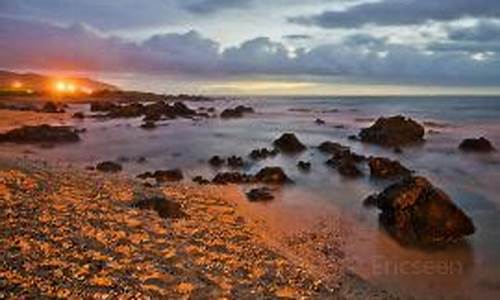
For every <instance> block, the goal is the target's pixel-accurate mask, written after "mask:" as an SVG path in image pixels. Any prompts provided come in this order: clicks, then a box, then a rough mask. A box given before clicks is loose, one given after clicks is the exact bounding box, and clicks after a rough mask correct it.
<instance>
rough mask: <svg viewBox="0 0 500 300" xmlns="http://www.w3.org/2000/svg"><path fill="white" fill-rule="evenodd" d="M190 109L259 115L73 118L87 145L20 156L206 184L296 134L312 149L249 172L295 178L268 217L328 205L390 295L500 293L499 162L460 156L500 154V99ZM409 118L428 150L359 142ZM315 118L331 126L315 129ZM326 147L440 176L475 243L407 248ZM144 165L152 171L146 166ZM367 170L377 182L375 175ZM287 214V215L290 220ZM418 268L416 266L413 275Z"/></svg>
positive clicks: (313, 100)
mask: <svg viewBox="0 0 500 300" xmlns="http://www.w3.org/2000/svg"><path fill="white" fill-rule="evenodd" d="M186 104H188V105H189V106H190V107H201V106H204V107H215V108H216V109H217V111H218V112H220V111H221V110H222V109H224V108H227V107H234V106H236V105H238V104H244V105H248V106H251V107H253V108H254V109H255V111H256V112H255V113H254V114H248V115H246V116H245V117H244V118H241V119H228V120H226V119H220V118H209V119H200V120H191V119H178V120H168V121H164V122H159V123H158V125H159V127H158V128H156V129H155V130H144V129H141V128H140V127H139V126H140V124H141V123H142V121H141V119H113V120H103V119H93V118H87V119H84V120H74V121H72V125H75V126H77V127H81V128H86V129H87V131H86V132H85V133H84V134H83V136H82V137H83V139H82V141H81V142H80V143H78V144H72V145H62V146H58V147H55V148H49V149H42V148H40V149H39V148H36V149H31V148H29V147H28V146H22V147H21V148H23V147H24V148H26V149H24V150H28V148H29V150H30V151H34V152H35V155H36V157H41V158H44V159H47V160H49V161H55V162H61V163H65V164H67V163H69V164H72V165H76V166H81V167H84V166H88V165H95V164H96V163H97V162H99V161H103V160H120V161H122V163H123V166H124V169H125V171H128V172H130V173H132V174H139V173H142V172H144V171H153V170H157V169H170V168H181V169H182V170H183V172H184V174H185V177H186V180H189V178H190V177H192V176H196V175H203V176H205V177H207V178H211V177H213V176H214V175H215V174H216V172H217V171H221V170H215V169H213V168H211V167H210V166H209V165H208V163H207V161H208V159H209V158H210V157H211V156H213V155H220V156H231V155H238V156H243V157H244V158H245V159H246V160H248V161H249V162H251V161H250V160H249V159H248V157H247V155H248V154H249V153H250V152H251V150H253V149H256V148H262V147H268V148H270V147H272V141H273V140H274V139H276V138H278V137H279V136H280V135H281V134H282V133H285V132H293V133H295V134H296V135H297V137H298V138H299V139H300V140H301V141H302V142H303V143H304V144H306V145H307V146H308V150H307V151H304V152H303V153H301V154H298V155H293V156H289V155H278V156H276V157H274V158H270V159H266V160H262V161H256V162H251V163H249V164H248V165H246V166H245V167H244V168H243V170H242V171H245V172H248V173H255V172H257V171H258V170H259V169H260V168H262V167H263V166H280V167H282V168H283V169H284V170H285V172H286V173H287V174H288V176H289V177H291V178H292V179H293V180H294V181H295V184H294V185H293V186H290V187H284V188H283V190H280V191H279V198H280V199H279V201H277V202H278V203H279V205H278V204H276V205H273V204H271V205H268V204H255V205H262V206H263V207H264V208H263V209H262V210H263V211H264V210H275V211H278V212H277V215H278V218H279V216H280V211H295V213H297V211H298V212H299V213H300V214H307V210H308V208H311V214H314V212H315V211H318V210H319V211H327V210H326V208H332V209H334V210H336V211H337V212H339V214H340V215H341V216H342V218H345V220H346V224H349V225H346V226H348V227H349V226H350V228H349V232H350V234H349V236H348V239H347V241H346V245H345V250H344V251H345V252H346V255H347V256H348V259H349V261H350V269H352V271H353V272H356V273H358V274H361V276H362V277H364V278H366V279H368V280H370V281H372V282H374V283H377V284H379V285H381V286H386V287H388V288H394V287H397V288H398V289H401V290H403V291H413V292H414V294H416V295H423V296H425V297H436V298H440V297H441V296H446V297H447V298H448V297H450V296H451V297H453V296H456V297H457V298H462V297H463V298H471V297H486V298H489V297H496V296H500V154H499V152H494V153H490V154H471V153H463V152H461V151H459V150H458V145H459V143H460V142H461V140H462V139H464V138H469V137H480V136H485V137H487V138H488V139H489V140H490V141H492V143H493V144H494V145H496V146H497V148H500V97H476V96H453V97H451V96H449V97H441V96H440V97H422V96H418V97H410V96H407V97H406V96H405V97H354V96H352V97H333V96H332V97H239V98H238V97H236V98H230V99H229V98H228V99H225V100H218V101H214V102H186ZM69 110H70V111H75V112H76V111H85V112H87V113H88V112H89V107H88V105H70V108H69ZM399 114H401V115H404V116H408V117H411V118H413V119H415V120H417V121H418V122H420V123H422V124H424V126H425V128H426V135H425V140H426V141H425V143H423V144H421V145H417V146H412V147H406V148H404V152H403V153H401V154H396V153H394V152H393V151H392V150H391V149H386V148H382V147H378V146H374V145H368V144H363V143H360V142H359V141H352V140H349V139H348V136H349V135H352V134H357V133H358V132H359V130H360V129H361V128H363V127H367V126H370V124H372V123H373V122H374V121H375V119H376V118H378V117H380V116H393V115H399ZM316 118H321V119H322V120H324V121H325V124H324V125H318V124H316V123H315V119H316ZM327 140H328V141H333V142H339V143H341V144H344V145H347V146H350V147H351V148H352V149H353V150H354V151H355V152H357V153H360V154H363V155H366V156H369V155H375V156H384V157H388V158H392V159H397V160H399V161H400V162H401V163H402V164H403V165H405V166H407V167H408V168H410V169H412V170H415V171H416V174H418V175H422V176H425V177H427V178H429V179H430V180H431V181H432V182H433V184H435V185H436V186H437V187H439V188H441V189H443V190H444V191H445V192H446V193H447V194H448V195H450V197H451V198H452V199H453V200H454V201H455V202H456V203H457V204H458V205H459V206H460V207H461V208H462V209H463V210H464V211H465V212H466V213H467V214H468V215H470V216H471V218H472V219H473V220H474V223H475V225H476V227H477V232H476V233H475V234H474V235H473V236H471V237H469V238H468V239H467V241H466V243H464V244H461V245H457V246H455V247H451V248H449V249H446V250H441V251H432V252H428V251H423V250H416V249H410V248H405V247H403V246H401V245H399V244H398V243H397V242H395V241H394V240H392V239H391V238H390V237H388V236H387V235H386V234H385V233H384V232H383V230H380V229H379V228H378V222H377V211H375V210H373V209H366V208H364V207H363V205H362V202H363V200H364V198H365V197H366V196H368V195H369V194H371V193H374V192H378V191H381V190H383V188H384V187H385V186H387V182H384V181H376V180H372V179H370V177H369V176H364V177H363V178H359V179H348V178H344V177H342V176H341V175H340V174H338V173H337V172H336V171H335V170H334V169H331V168H329V167H328V166H326V165H325V161H326V160H327V159H328V157H327V156H326V155H324V154H322V153H320V152H319V151H318V150H317V149H316V147H317V146H318V145H319V144H320V143H321V142H324V141H327ZM1 147H2V148H8V147H14V146H9V145H3V146H1ZM15 147H17V148H19V146H15ZM19 153H22V151H19ZM23 155H27V154H23ZM139 157H145V158H146V159H147V162H146V163H142V164H139V163H136V162H135V160H136V159H137V158H139ZM299 160H304V161H310V162H311V163H312V170H311V172H309V173H303V172H301V171H299V170H298V169H297V167H296V164H297V161H299ZM363 172H364V173H365V174H369V172H368V170H367V169H363ZM243 189H245V187H243ZM313 208H315V209H313ZM318 208H319V209H318ZM322 208H325V209H324V210H323V209H322ZM281 216H282V217H283V218H286V216H285V214H284V213H282V215H281ZM313 219H314V218H313ZM294 222H295V221H294ZM297 222H299V223H300V220H299V221H297ZM283 224H289V225H290V226H295V227H300V226H301V225H300V224H290V222H288V223H287V222H284V223H283ZM409 262H411V263H412V266H413V267H408V266H407V265H408V264H407V263H409ZM438 264H439V265H441V266H442V267H443V272H440V273H439V274H438V272H430V271H429V272H427V273H425V272H424V271H422V270H426V268H427V269H428V268H430V267H429V266H436V265H438ZM445 268H447V269H446V270H445ZM396 283H397V284H396ZM413 292H412V294H413ZM451 297H450V298H451Z"/></svg>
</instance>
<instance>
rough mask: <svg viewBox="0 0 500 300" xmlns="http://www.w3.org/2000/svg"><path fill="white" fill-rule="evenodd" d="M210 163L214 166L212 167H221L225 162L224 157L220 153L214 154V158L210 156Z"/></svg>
mask: <svg viewBox="0 0 500 300" xmlns="http://www.w3.org/2000/svg"><path fill="white" fill-rule="evenodd" d="M208 163H209V164H210V165H211V166H212V167H217V168H218V167H221V166H222V165H223V164H224V159H222V158H221V157H220V156H218V155H214V156H212V158H210V159H209V160H208Z"/></svg>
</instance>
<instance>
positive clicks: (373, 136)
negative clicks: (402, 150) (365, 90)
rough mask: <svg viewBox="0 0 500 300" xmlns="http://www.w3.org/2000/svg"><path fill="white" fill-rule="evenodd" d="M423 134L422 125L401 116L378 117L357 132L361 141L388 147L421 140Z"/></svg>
mask: <svg viewBox="0 0 500 300" xmlns="http://www.w3.org/2000/svg"><path fill="white" fill-rule="evenodd" d="M424 135H425V129H424V127H423V126H422V125H420V124H419V123H417V122H415V121H414V120H412V119H409V118H408V119H407V118H405V117H403V116H394V117H390V118H379V119H378V120H377V121H376V122H375V124H373V125H372V126H371V127H368V128H364V129H362V130H361V132H360V133H359V137H360V139H361V141H363V142H366V143H372V144H378V145H382V146H388V147H396V146H405V145H409V144H414V143H418V142H422V141H423V140H424Z"/></svg>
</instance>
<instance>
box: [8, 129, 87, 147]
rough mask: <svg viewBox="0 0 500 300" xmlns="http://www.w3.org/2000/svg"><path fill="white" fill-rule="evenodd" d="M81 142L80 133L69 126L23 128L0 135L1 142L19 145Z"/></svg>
mask: <svg viewBox="0 0 500 300" xmlns="http://www.w3.org/2000/svg"><path fill="white" fill-rule="evenodd" d="M78 141H80V136H79V135H78V132H77V131H76V130H75V129H74V128H73V127H68V126H50V125H46V124H44V125H39V126H23V127H20V128H16V129H13V130H10V131H8V132H6V133H4V134H0V142H9V143H18V144H36V143H74V142H78Z"/></svg>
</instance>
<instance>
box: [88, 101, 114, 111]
mask: <svg viewBox="0 0 500 300" xmlns="http://www.w3.org/2000/svg"><path fill="white" fill-rule="evenodd" d="M115 107H117V105H116V104H114V103H113V102H92V103H90V111H92V112H108V111H111V110H113V109H114V108H115Z"/></svg>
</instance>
